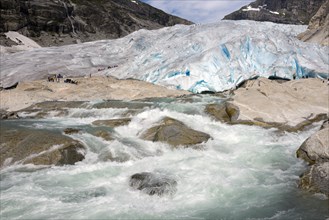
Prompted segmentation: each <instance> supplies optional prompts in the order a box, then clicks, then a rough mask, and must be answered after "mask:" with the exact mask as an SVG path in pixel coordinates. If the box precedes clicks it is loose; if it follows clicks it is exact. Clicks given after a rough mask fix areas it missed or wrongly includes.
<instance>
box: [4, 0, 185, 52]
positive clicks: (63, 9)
mask: <svg viewBox="0 0 329 220" xmlns="http://www.w3.org/2000/svg"><path fill="white" fill-rule="evenodd" d="M135 2H136V3H135ZM135 2H133V1H130V0H111V1H108V0H58V1H52V0H30V1H23V0H0V8H1V24H0V32H7V31H19V32H20V33H22V34H23V35H25V36H28V37H30V38H32V39H33V40H35V41H36V42H37V43H39V44H40V45H42V46H56V45H66V44H72V43H77V42H78V41H83V42H85V41H93V40H100V39H113V38H119V37H123V36H125V35H127V34H129V33H131V32H133V31H136V30H139V29H142V28H144V29H158V28H161V27H166V26H172V25H175V24H191V22H189V21H187V20H184V19H181V18H178V17H175V16H171V15H168V14H166V13H165V12H163V11H161V10H158V9H156V8H153V7H151V6H150V5H147V4H145V3H142V2H140V1H138V0H136V1H135Z"/></svg>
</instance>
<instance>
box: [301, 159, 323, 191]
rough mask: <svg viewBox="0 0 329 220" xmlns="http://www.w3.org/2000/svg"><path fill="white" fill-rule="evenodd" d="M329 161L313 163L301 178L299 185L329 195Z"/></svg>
mask: <svg viewBox="0 0 329 220" xmlns="http://www.w3.org/2000/svg"><path fill="white" fill-rule="evenodd" d="M328 183H329V162H324V163H318V164H315V165H312V166H311V167H310V168H309V170H308V171H307V172H306V173H305V174H303V176H302V177H301V179H300V182H299V187H300V188H301V189H304V190H307V191H309V192H312V193H323V194H325V195H326V196H328V197H329V184H328Z"/></svg>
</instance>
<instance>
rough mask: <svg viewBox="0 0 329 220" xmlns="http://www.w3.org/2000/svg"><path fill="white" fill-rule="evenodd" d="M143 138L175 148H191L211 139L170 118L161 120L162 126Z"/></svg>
mask: <svg viewBox="0 0 329 220" xmlns="http://www.w3.org/2000/svg"><path fill="white" fill-rule="evenodd" d="M141 137H142V138H143V139H144V140H149V141H153V142H156V141H161V142H167V143H168V144H170V145H173V146H175V147H177V146H187V147H189V146H191V145H192V146H193V145H196V144H200V143H202V142H206V141H208V139H209V138H211V137H210V135H208V134H206V133H203V132H200V131H196V130H193V129H191V128H188V127H187V126H186V125H185V124H183V123H182V122H180V121H178V120H176V119H173V118H169V117H166V118H164V119H163V120H161V122H160V125H158V126H155V127H152V128H150V129H148V130H147V131H146V132H144V133H143V134H142V135H141Z"/></svg>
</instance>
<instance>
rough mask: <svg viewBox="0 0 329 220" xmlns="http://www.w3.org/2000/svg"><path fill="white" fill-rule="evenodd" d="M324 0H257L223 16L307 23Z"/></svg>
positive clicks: (230, 18) (233, 18)
mask: <svg viewBox="0 0 329 220" xmlns="http://www.w3.org/2000/svg"><path fill="white" fill-rule="evenodd" d="M324 2H325V0H257V1H255V2H252V3H250V4H249V5H247V6H244V7H242V8H241V9H239V10H238V11H235V12H233V13H231V14H229V15H226V16H225V17H224V19H225V20H255V21H271V22H276V23H284V24H308V23H309V21H310V19H311V18H312V17H313V16H314V15H315V13H316V12H317V11H318V9H319V8H320V7H321V5H322V4H323V3H324Z"/></svg>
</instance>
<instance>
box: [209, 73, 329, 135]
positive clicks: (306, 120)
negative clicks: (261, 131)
mask: <svg viewBox="0 0 329 220" xmlns="http://www.w3.org/2000/svg"><path fill="white" fill-rule="evenodd" d="M328 97H329V86H328V84H327V82H326V81H324V80H320V79H300V80H293V81H286V82H277V81H275V80H269V79H266V78H259V79H256V80H249V81H247V82H246V83H245V84H244V86H243V87H240V88H238V89H237V90H235V91H234V94H233V96H232V97H231V99H230V100H229V101H227V102H226V103H222V104H209V105H208V106H207V107H206V109H205V111H206V113H208V114H209V115H211V116H213V117H214V118H215V119H216V120H219V121H222V122H226V123H230V124H247V125H257V126H262V127H265V128H272V127H276V128H278V129H280V130H284V131H290V132H293V131H298V130H301V129H303V128H304V127H305V126H307V125H310V124H312V123H313V122H316V121H321V120H325V119H327V118H328V106H329V101H328Z"/></svg>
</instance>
